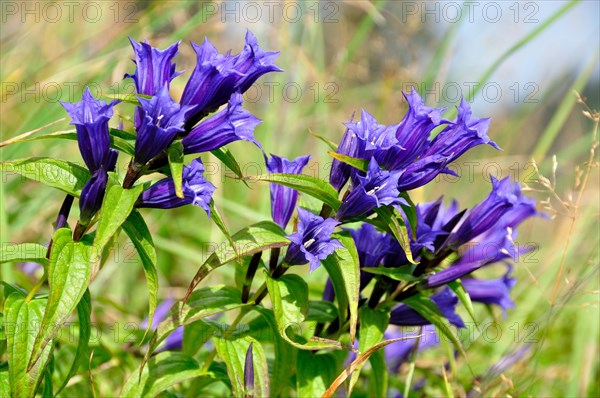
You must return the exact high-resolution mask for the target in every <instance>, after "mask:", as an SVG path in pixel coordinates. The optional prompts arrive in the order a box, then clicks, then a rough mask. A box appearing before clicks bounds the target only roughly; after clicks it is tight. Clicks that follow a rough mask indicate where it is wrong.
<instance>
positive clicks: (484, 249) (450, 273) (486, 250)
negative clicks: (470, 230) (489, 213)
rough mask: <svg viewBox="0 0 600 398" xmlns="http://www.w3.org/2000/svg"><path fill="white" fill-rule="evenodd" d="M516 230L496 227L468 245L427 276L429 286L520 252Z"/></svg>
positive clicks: (460, 276)
mask: <svg viewBox="0 0 600 398" xmlns="http://www.w3.org/2000/svg"><path fill="white" fill-rule="evenodd" d="M514 234H515V231H513V230H512V228H510V227H506V228H494V229H493V230H490V231H487V232H486V233H484V234H482V235H480V236H479V237H478V238H477V239H476V240H473V241H472V242H470V244H469V245H466V246H467V247H466V250H464V251H463V253H462V254H461V256H460V258H459V259H458V260H457V261H455V262H454V263H452V265H451V266H450V267H448V268H446V269H444V270H442V271H439V272H436V273H435V274H433V275H430V276H428V277H427V280H426V284H427V286H428V287H437V286H442V285H444V284H447V283H449V282H452V281H454V280H456V279H458V278H462V277H463V276H465V275H468V274H470V273H472V272H474V271H476V270H478V269H479V268H481V267H484V266H487V265H490V264H493V263H496V262H498V261H502V260H505V259H509V258H515V257H516V256H517V255H518V254H519V253H520V251H519V249H518V247H516V245H515V244H514V241H513V238H514Z"/></svg>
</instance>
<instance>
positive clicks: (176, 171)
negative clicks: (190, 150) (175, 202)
mask: <svg viewBox="0 0 600 398" xmlns="http://www.w3.org/2000/svg"><path fill="white" fill-rule="evenodd" d="M167 157H168V158H169V168H170V169H171V176H172V177H173V183H174V184H175V194H176V195H177V196H178V197H180V198H183V188H182V186H181V185H182V183H183V144H182V143H181V141H174V142H173V143H172V144H171V145H170V146H169V149H168V150H167Z"/></svg>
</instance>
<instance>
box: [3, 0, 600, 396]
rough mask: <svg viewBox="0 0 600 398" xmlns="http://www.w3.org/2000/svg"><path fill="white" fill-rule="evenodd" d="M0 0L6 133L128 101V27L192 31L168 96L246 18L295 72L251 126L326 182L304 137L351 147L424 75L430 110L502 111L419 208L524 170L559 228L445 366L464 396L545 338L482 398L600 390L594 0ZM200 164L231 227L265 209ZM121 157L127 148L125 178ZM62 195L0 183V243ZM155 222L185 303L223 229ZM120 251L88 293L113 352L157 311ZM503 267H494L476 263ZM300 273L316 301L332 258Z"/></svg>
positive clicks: (165, 275)
mask: <svg viewBox="0 0 600 398" xmlns="http://www.w3.org/2000/svg"><path fill="white" fill-rule="evenodd" d="M468 4H470V5H468ZM1 7H2V15H1V18H2V25H1V26H2V27H1V37H0V43H1V46H2V50H1V51H2V53H1V54H2V55H1V71H0V76H1V81H2V84H1V92H0V94H1V101H0V106H1V120H0V141H5V140H7V139H9V138H12V137H14V136H16V135H18V134H21V133H24V132H28V131H31V130H34V129H38V128H40V127H43V126H46V125H48V124H49V123H52V122H55V121H57V120H59V119H62V120H60V121H58V122H57V123H55V124H53V125H51V126H47V127H46V128H44V129H43V130H42V132H52V131H60V130H65V129H68V128H69V126H68V120H67V119H66V118H65V116H66V114H65V112H64V111H63V109H62V107H61V106H60V104H59V103H58V100H63V101H78V100H79V99H80V96H81V93H82V91H83V89H84V88H85V87H86V86H88V85H89V86H90V87H91V88H92V92H93V93H94V94H97V95H102V94H109V93H133V85H132V84H131V81H130V80H126V81H123V80H122V78H123V75H124V74H125V73H131V72H133V70H134V65H133V64H132V62H131V60H130V59H131V58H132V57H133V54H132V50H131V47H130V45H129V42H128V40H127V36H130V37H132V38H133V39H136V40H138V41H139V40H144V39H148V40H149V41H150V43H151V44H152V45H153V46H155V47H160V48H165V47H166V46H168V45H169V44H171V43H172V42H173V41H176V40H182V43H181V45H180V54H179V55H178V57H177V58H176V63H177V67H178V70H186V71H187V72H186V73H184V75H183V76H181V77H179V78H177V79H175V80H174V81H173V84H172V95H173V96H174V98H179V96H180V95H181V92H182V90H183V87H184V85H185V81H186V79H187V77H188V76H189V73H190V72H191V70H192V69H193V67H194V64H195V57H194V53H193V51H192V49H191V47H190V45H189V41H194V42H196V43H200V42H201V41H202V40H203V39H204V37H208V38H209V39H210V40H211V41H212V42H213V43H214V44H215V45H216V46H217V48H218V49H219V50H220V51H221V52H225V51H226V50H229V49H233V52H238V51H240V50H241V48H242V46H243V38H244V34H245V30H246V29H250V30H252V32H254V33H255V34H256V35H257V37H258V40H259V43H260V45H261V47H263V48H265V49H266V50H270V51H281V55H280V57H279V58H278V62H277V64H278V65H279V66H281V67H282V68H283V69H284V70H285V72H283V73H278V74H271V75H267V76H265V77H263V78H262V79H260V80H259V81H258V82H257V83H256V84H255V86H254V87H253V88H252V89H250V90H249V91H248V92H247V93H246V95H245V98H246V107H247V108H248V109H250V110H251V111H252V112H253V113H254V114H255V115H256V116H257V117H259V118H260V119H262V120H263V123H262V124H261V125H259V127H258V128H257V130H256V136H257V138H258V139H259V141H260V142H261V143H262V144H263V145H264V148H265V150H266V151H267V152H272V153H276V154H279V155H282V156H286V157H288V158H290V157H295V156H299V155H304V154H311V155H312V156H313V158H312V162H311V165H310V166H309V168H308V169H307V171H306V172H307V173H310V174H314V175H318V176H321V177H322V178H326V177H327V173H328V168H329V162H330V159H329V158H328V156H327V154H326V151H327V147H326V145H325V144H323V143H322V142H321V141H319V140H318V139H316V138H314V137H313V136H312V135H310V134H309V130H311V131H313V132H315V133H318V134H320V135H323V136H325V137H327V138H328V139H330V140H333V141H337V140H338V139H339V138H340V137H341V135H342V133H343V130H344V127H343V125H342V122H345V121H347V120H349V118H350V116H351V115H352V114H353V112H360V110H361V108H364V109H366V110H368V111H369V112H371V113H372V114H374V115H375V116H376V117H377V119H378V121H379V122H380V123H386V124H391V123H397V122H398V121H399V120H400V119H401V118H402V116H403V114H404V112H405V110H406V103H405V101H404V99H403V97H402V93H401V92H402V90H405V91H406V90H408V89H409V88H410V86H412V85H415V88H416V89H417V90H418V91H419V92H420V93H421V95H422V96H423V97H424V98H425V99H426V101H427V103H428V104H429V105H432V106H433V105H443V106H447V107H449V110H451V109H452V108H453V106H454V105H456V104H457V103H458V102H459V98H460V95H464V96H466V97H467V98H468V99H469V100H470V101H471V102H472V103H473V109H474V113H475V114H476V115H477V116H480V117H488V116H489V117H491V118H492V123H491V128H490V136H491V138H492V139H493V140H495V141H496V142H497V143H498V144H499V145H500V146H501V147H502V148H503V150H504V151H503V152H497V151H495V150H493V149H491V148H488V147H482V148H477V149H475V150H473V151H471V153H470V154H468V155H467V156H466V157H463V158H461V159H460V160H459V161H458V162H457V164H455V165H453V167H454V169H455V170H456V171H457V172H458V173H459V174H460V175H461V179H460V180H457V179H455V178H450V177H448V178H439V179H438V180H436V181H435V182H433V183H431V184H429V185H427V186H426V187H424V188H422V189H419V190H416V191H414V192H413V193H412V194H411V195H412V197H413V199H414V200H415V202H420V201H429V200H434V199H436V198H437V197H438V196H439V195H442V194H443V195H445V197H446V198H447V200H450V198H457V199H458V200H459V202H460V203H461V205H462V206H463V207H467V206H471V205H473V204H474V203H476V202H477V201H478V200H480V199H481V198H483V197H484V196H485V195H486V194H487V192H489V189H490V183H489V177H488V175H489V174H492V175H494V176H496V177H506V176H511V177H512V178H516V179H518V180H520V181H521V182H523V183H526V184H527V185H528V186H530V187H531V193H530V194H531V195H532V196H535V197H536V199H537V200H538V202H539V203H540V208H542V207H543V205H542V202H543V201H546V200H549V202H548V203H549V204H548V206H551V208H550V209H548V210H547V212H548V214H549V215H550V216H552V220H543V219H535V220H532V221H530V222H528V223H526V224H525V225H523V226H522V227H521V228H520V233H519V236H518V241H519V243H521V244H524V245H532V246H534V247H535V248H536V249H535V250H534V251H533V252H532V253H531V254H529V255H527V256H523V257H522V258H520V259H519V261H518V262H517V264H516V267H515V274H516V276H517V278H518V280H519V282H518V284H517V286H516V287H515V289H514V290H513V298H514V300H515V302H516V303H517V305H516V308H514V309H512V310H509V311H508V315H507V317H506V318H505V319H502V317H501V315H500V314H499V313H496V314H495V315H493V314H490V313H488V312H487V311H486V310H485V309H484V308H480V309H479V311H478V314H479V319H481V320H482V323H483V324H484V325H485V324H486V323H489V322H493V321H497V322H499V323H498V328H499V329H498V330H499V331H500V332H499V333H500V335H496V333H495V332H497V330H493V329H490V330H489V331H488V332H487V334H486V333H484V334H483V335H480V333H479V332H477V331H474V334H473V336H471V337H466V338H465V339H464V341H465V345H466V346H468V350H467V353H468V360H467V361H465V360H464V359H463V360H461V361H460V362H459V363H458V365H457V367H456V368H453V369H452V371H451V373H450V374H449V379H450V382H451V383H452V385H453V387H454V388H455V391H454V393H455V394H457V395H462V394H464V393H465V390H464V388H468V387H469V386H470V383H471V382H472V381H473V375H474V374H475V375H485V374H486V372H487V370H488V369H489V368H490V366H491V365H492V364H493V363H494V362H496V361H498V360H499V359H500V358H501V357H502V356H504V355H506V354H507V353H510V352H512V351H513V350H515V349H517V348H519V347H521V346H522V345H523V344H524V343H531V344H532V346H531V349H530V350H529V351H528V353H527V354H526V355H525V356H524V357H523V358H522V359H521V360H520V361H519V362H518V363H517V364H516V365H515V366H513V367H512V368H510V369H509V370H507V371H505V372H504V373H503V375H501V376H495V377H492V378H486V377H482V378H479V381H477V384H479V388H480V389H481V390H482V391H483V393H484V395H499V396H504V395H505V394H507V393H509V394H512V395H529V396H599V395H600V387H599V385H598V383H599V380H600V370H599V360H598V357H599V350H598V340H599V336H600V320H599V317H600V316H599V310H598V294H599V288H600V283H599V274H598V269H599V268H598V267H599V254H598V247H599V245H598V243H599V230H598V215H599V213H598V205H599V190H598V188H599V180H598V169H597V167H596V166H597V164H595V163H596V162H597V160H598V156H597V155H594V156H593V157H590V149H591V147H592V144H593V142H594V122H593V121H592V120H590V118H588V117H586V116H585V115H584V114H583V113H582V111H585V110H586V109H587V108H586V106H585V105H583V104H581V103H577V101H576V97H575V95H574V94H573V90H576V91H577V92H579V93H580V94H581V96H582V97H584V98H585V99H586V100H585V101H586V102H587V105H588V106H589V108H591V109H598V108H599V105H600V104H599V102H600V100H599V86H598V85H599V48H600V47H599V44H600V43H599V41H600V38H599V37H600V33H599V25H598V15H599V13H600V10H599V3H598V2H597V1H581V2H562V1H552V2H547V1H537V2H516V1H515V2H510V1H502V2H476V3H473V2H467V3H464V4H463V3H462V2H410V1H409V2H401V1H388V2H385V1H374V2H370V1H320V2H317V1H306V2H287V1H281V2H266V3H265V2H262V1H260V2H252V1H249V2H234V1H224V2H201V1H166V2H158V1H156V2H155V1H148V2H135V1H121V2H117V1H97V2H60V1H59V2H55V3H46V2H36V1H28V2H11V1H4V2H2V5H1ZM132 109H133V108H132V107H131V106H129V105H120V106H119V107H118V111H117V112H118V113H119V115H120V116H122V117H123V119H124V125H125V128H131V123H130V121H129V119H128V117H129V116H128V115H130V114H131V110H132ZM449 115H450V113H449ZM117 123H118V117H115V119H114V123H113V125H115V126H116V125H117ZM230 149H231V150H232V151H233V153H234V154H235V155H236V157H238V158H239V162H240V164H241V165H242V167H243V170H244V173H245V174H248V175H253V174H257V173H260V172H262V171H264V165H263V159H262V155H261V153H260V151H259V150H258V149H256V148H255V147H253V146H251V145H249V144H246V143H234V144H232V145H230ZM0 151H1V152H0V156H1V159H2V160H8V159H15V158H19V157H27V156H53V157H57V158H63V159H68V160H71V161H76V162H81V159H80V155H79V153H78V150H77V145H76V143H75V142H67V141H51V140H45V141H38V142H32V143H19V144H14V145H10V146H4V147H0ZM553 156H555V159H556V164H557V165H558V166H557V167H555V163H554V162H553ZM532 159H534V160H535V162H536V164H537V165H538V166H539V169H540V170H541V173H542V174H544V175H545V176H547V177H548V178H550V179H551V181H552V182H551V184H550V185H551V189H549V188H548V187H544V186H543V185H541V184H540V183H539V178H538V177H539V176H538V173H537V171H536V168H535V167H534V164H533V163H532ZM590 159H591V160H592V163H594V164H591V163H590ZM204 160H205V162H206V164H207V174H208V175H209V176H210V179H211V181H212V182H213V183H214V184H215V185H216V186H217V188H218V190H217V191H216V192H215V202H216V203H217V205H218V206H219V207H220V209H221V212H222V213H223V215H224V218H225V221H226V223H227V225H228V226H229V228H230V229H231V230H232V231H235V230H237V229H239V228H242V227H243V226H245V225H248V224H249V223H253V222H256V221H259V220H261V219H265V218H267V219H268V218H269V217H270V213H269V211H270V210H269V209H270V207H269V200H268V186H266V185H262V184H251V186H250V187H249V188H248V187H246V186H245V185H244V184H242V183H241V182H239V181H235V180H234V179H232V178H228V176H229V174H230V173H228V172H227V171H226V170H225V169H224V168H223V167H222V166H221V164H220V163H219V162H218V161H216V159H214V158H211V157H209V156H207V157H205V159H204ZM127 161H128V160H127V159H125V158H124V157H123V158H122V159H120V165H121V168H120V171H121V173H123V172H124V167H125V166H126V164H127ZM588 166H591V168H590V170H589V178H588V179H587V182H586V184H583V185H584V186H583V188H584V189H581V188H582V183H581V182H582V177H583V176H585V175H586V173H588V171H587V170H588ZM553 176H554V177H553ZM552 177H553V178H552ZM62 196H63V194H61V193H60V192H57V191H54V190H52V189H51V188H47V187H44V186H41V185H37V184H36V183H34V182H31V181H26V180H24V179H22V178H18V177H16V176H10V175H3V181H2V185H1V191H0V216H1V220H0V235H1V239H0V241H2V242H39V243H45V242H47V241H48V240H49V236H50V234H51V231H52V226H51V223H52V222H53V221H54V218H55V216H56V213H57V211H58V208H59V206H60V204H61V201H62ZM76 211H77V209H76V208H74V212H75V213H76ZM144 216H145V217H146V218H147V220H148V223H149V225H150V228H151V230H152V231H153V233H154V234H155V243H156V246H157V249H158V251H159V268H160V277H161V285H160V286H161V290H160V294H161V297H163V298H164V297H169V296H173V297H176V298H179V297H181V296H182V295H183V293H184V292H185V288H186V287H187V285H188V283H189V281H190V279H191V278H192V276H193V275H194V273H195V271H196V269H197V267H198V266H199V265H200V264H201V262H202V261H203V260H204V259H205V258H206V257H207V255H208V254H209V253H210V252H211V251H212V249H213V248H214V245H215V244H219V243H220V242H221V241H222V240H223V236H222V234H221V233H220V232H219V230H218V229H217V228H216V227H215V226H214V225H212V224H211V223H210V221H209V220H208V219H207V217H206V215H205V214H204V212H202V211H200V210H199V209H197V208H190V207H188V208H182V209H176V210H171V211H166V212H165V211H146V212H144ZM72 219H74V217H73V216H72ZM120 243H121V245H120V246H119V247H118V250H116V251H115V255H114V259H112V260H111V261H109V263H108V264H107V265H106V267H105V268H104V269H103V270H102V272H100V274H99V276H98V278H97V279H96V280H95V281H94V283H93V284H92V286H91V291H92V297H93V299H94V304H95V308H94V313H93V321H94V322H96V323H97V324H98V328H99V330H100V331H102V332H103V334H102V340H101V341H102V344H103V345H106V346H108V347H111V345H112V346H113V347H118V344H119V343H120V341H122V340H123V339H124V338H125V337H123V334H125V335H126V334H127V331H128V330H130V329H128V328H127V327H128V325H130V324H128V323H127V322H130V323H131V325H136V324H138V323H139V322H140V320H141V319H142V318H143V317H144V314H145V311H146V299H145V281H144V277H143V273H142V270H141V267H140V266H139V264H138V259H137V257H136V255H135V252H134V249H133V247H132V246H131V245H128V244H127V242H126V241H125V240H124V239H123V238H122V239H121V242H120ZM0 271H1V277H2V279H3V280H8V281H16V282H17V283H20V284H22V285H23V286H25V287H31V285H32V284H33V283H34V282H35V279H29V278H27V277H24V276H23V275H22V274H21V273H19V272H17V271H15V270H14V269H11V268H10V267H9V266H3V268H2V269H1V270H0ZM501 271H502V267H496V269H495V270H490V272H482V273H480V275H483V276H493V275H498V274H499V273H500V272H501ZM301 272H303V271H301ZM233 274H234V272H233V269H232V268H230V267H223V268H222V269H221V270H219V272H216V273H215V275H214V276H212V277H211V278H210V279H209V280H208V281H207V283H211V281H214V280H223V279H224V280H233V277H234V275H233ZM303 275H305V276H306V278H307V281H308V282H309V283H310V284H311V287H312V288H313V289H314V292H313V293H314V295H315V296H318V295H320V292H321V291H322V282H323V280H324V276H325V274H324V272H323V270H319V271H317V272H315V273H314V274H312V275H308V273H303ZM555 289H556V291H555ZM124 321H125V323H124ZM115 322H120V323H119V324H115ZM115 325H117V326H115ZM482 330H484V331H487V329H486V328H483V329H482ZM119 331H121V332H122V333H121V334H119ZM117 335H119V336H117ZM113 337H114V338H113ZM66 343H67V342H66ZM66 343H65V344H66ZM116 351H118V350H115V351H112V352H111V350H110V349H106V350H105V351H101V350H98V353H99V354H97V356H98V358H96V359H95V361H96V362H97V363H101V364H102V365H103V368H102V369H103V370H102V371H99V370H94V372H95V378H97V380H96V386H97V388H98V393H99V394H100V395H109V396H110V395H112V394H114V391H118V386H119V385H120V384H121V381H122V379H123V377H125V376H127V374H128V373H129V371H130V370H131V369H133V368H134V366H135V363H132V362H131V361H130V359H127V358H124V357H120V356H119V355H116V354H115V352H116ZM441 355H446V352H445V351H444V349H443V348H440V349H436V350H432V351H431V352H428V353H426V354H425V355H423V357H422V358H419V359H418V360H417V369H418V370H417V375H421V374H426V375H429V376H428V377H429V378H430V380H438V382H439V383H441V376H440V374H439V371H440V370H439V364H440V360H439V358H440V356H441ZM466 362H468V363H469V365H470V367H467V366H465V363H466ZM436 372H438V373H436ZM98 380H100V382H98ZM78 384H80V385H83V384H86V380H84V379H83V380H82V378H81V377H80V378H79V379H77V378H76V379H75V381H74V382H73V386H72V387H70V388H72V390H71V392H75V391H79V392H80V393H84V392H85V391H86V390H85V389H83V390H77V388H78ZM440 386H441V384H440V385H436V383H435V382H434V383H432V385H431V386H428V387H426V390H425V391H426V393H429V394H438V395H439V394H440V393H441V392H440V391H441V390H440V389H439V388H440ZM81 388H83V387H81ZM68 391H69V390H68V389H67V390H66V392H68ZM82 391H83V392H82Z"/></svg>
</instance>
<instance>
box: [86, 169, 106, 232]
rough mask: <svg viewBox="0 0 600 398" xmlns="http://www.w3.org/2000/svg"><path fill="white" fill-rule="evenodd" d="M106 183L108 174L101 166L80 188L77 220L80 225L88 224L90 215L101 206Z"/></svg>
mask: <svg viewBox="0 0 600 398" xmlns="http://www.w3.org/2000/svg"><path fill="white" fill-rule="evenodd" d="M107 183H108V174H107V173H106V170H104V169H103V168H102V167H101V168H99V169H98V170H96V171H95V172H94V174H92V178H90V179H89V181H88V182H87V183H86V184H85V186H84V187H83V189H82V190H81V196H80V198H79V213H80V214H79V222H80V224H82V225H88V224H89V223H90V221H91V220H92V217H94V215H95V214H96V213H97V212H98V210H100V207H102V200H103V199H104V193H105V191H106V184H107Z"/></svg>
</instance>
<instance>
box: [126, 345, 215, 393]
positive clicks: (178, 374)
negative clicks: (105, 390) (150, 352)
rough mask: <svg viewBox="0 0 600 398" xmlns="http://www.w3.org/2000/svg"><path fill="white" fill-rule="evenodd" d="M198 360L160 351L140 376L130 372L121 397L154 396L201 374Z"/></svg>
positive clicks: (177, 353)
mask: <svg viewBox="0 0 600 398" xmlns="http://www.w3.org/2000/svg"><path fill="white" fill-rule="evenodd" d="M204 373H205V372H204V371H202V369H201V368H200V365H199V364H198V362H197V361H196V360H195V359H194V358H192V357H190V356H187V355H185V354H182V353H180V352H161V353H160V354H158V355H156V356H154V357H152V358H151V359H150V360H149V361H148V364H147V366H146V367H144V370H143V371H142V374H141V377H140V375H139V374H138V372H132V373H131V375H130V376H129V379H127V382H126V383H125V386H123V390H122V391H121V395H120V396H121V397H128V398H133V397H155V396H157V395H158V394H160V393H161V392H162V391H165V390H166V389H167V388H170V387H172V386H174V385H176V384H178V383H181V382H184V381H186V380H190V379H193V378H196V377H199V376H201V375H203V374H204Z"/></svg>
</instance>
